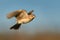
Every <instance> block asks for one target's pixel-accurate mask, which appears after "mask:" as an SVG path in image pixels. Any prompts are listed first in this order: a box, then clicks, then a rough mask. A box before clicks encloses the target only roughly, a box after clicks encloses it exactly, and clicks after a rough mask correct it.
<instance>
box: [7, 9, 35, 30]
mask: <svg viewBox="0 0 60 40" xmlns="http://www.w3.org/2000/svg"><path fill="white" fill-rule="evenodd" d="M12 17H15V18H16V22H17V23H16V24H15V25H14V26H12V27H11V28H10V29H15V30H17V29H19V27H20V26H21V24H26V23H29V22H30V21H32V20H33V19H34V18H35V15H34V14H33V10H32V11H30V12H29V13H27V11H26V10H16V11H14V12H11V13H9V14H8V15H7V18H8V19H10V18H12Z"/></svg>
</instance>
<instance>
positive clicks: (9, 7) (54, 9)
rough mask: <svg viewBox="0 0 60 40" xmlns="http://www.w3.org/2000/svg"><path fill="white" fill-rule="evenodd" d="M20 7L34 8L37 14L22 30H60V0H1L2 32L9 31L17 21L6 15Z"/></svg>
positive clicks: (0, 19)
mask: <svg viewBox="0 0 60 40" xmlns="http://www.w3.org/2000/svg"><path fill="white" fill-rule="evenodd" d="M19 9H25V10H27V12H29V11H30V10H34V14H35V15H36V18H35V19H34V20H33V21H32V22H30V23H28V24H22V26H21V29H20V30H23V31H27V32H35V31H36V30H39V31H45V30H46V31H53V32H60V0H0V32H4V31H9V30H10V29H9V28H10V27H11V26H13V25H14V24H15V23H16V22H15V20H14V19H15V18H12V19H10V20H9V19H7V18H6V15H7V14H8V13H9V12H11V11H14V10H19Z"/></svg>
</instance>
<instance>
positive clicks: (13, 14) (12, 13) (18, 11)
mask: <svg viewBox="0 0 60 40" xmlns="http://www.w3.org/2000/svg"><path fill="white" fill-rule="evenodd" d="M21 11H22V10H17V11H14V12H11V13H9V14H7V18H8V19H10V18H12V17H17V16H18V15H19V14H20V13H21Z"/></svg>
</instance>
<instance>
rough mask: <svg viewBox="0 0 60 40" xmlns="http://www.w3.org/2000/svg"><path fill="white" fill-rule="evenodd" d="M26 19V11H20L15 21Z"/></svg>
mask: <svg viewBox="0 0 60 40" xmlns="http://www.w3.org/2000/svg"><path fill="white" fill-rule="evenodd" d="M26 17H28V14H27V11H26V10H22V11H21V13H20V14H19V15H18V17H17V19H20V18H26Z"/></svg>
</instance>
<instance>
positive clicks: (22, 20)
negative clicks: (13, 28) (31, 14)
mask: <svg viewBox="0 0 60 40" xmlns="http://www.w3.org/2000/svg"><path fill="white" fill-rule="evenodd" d="M29 21H30V19H28V18H24V19H20V20H17V22H18V23H23V24H25V23H28V22H29Z"/></svg>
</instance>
